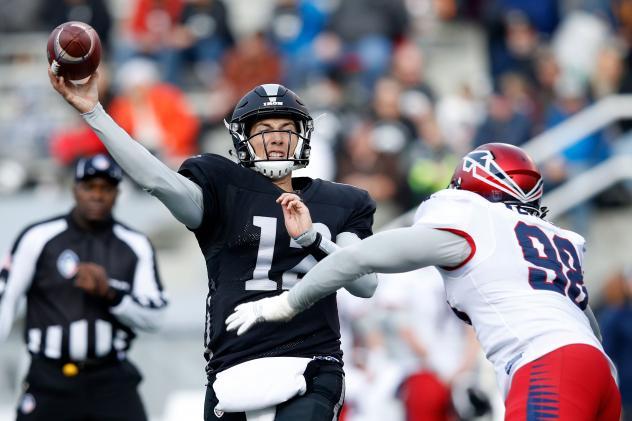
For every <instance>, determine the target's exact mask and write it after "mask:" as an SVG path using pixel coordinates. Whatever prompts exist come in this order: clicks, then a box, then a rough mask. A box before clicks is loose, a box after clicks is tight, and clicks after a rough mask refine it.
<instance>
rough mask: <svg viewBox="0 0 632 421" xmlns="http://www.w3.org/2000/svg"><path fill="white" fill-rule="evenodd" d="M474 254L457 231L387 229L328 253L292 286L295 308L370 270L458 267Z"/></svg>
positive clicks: (304, 305) (344, 284)
mask: <svg viewBox="0 0 632 421" xmlns="http://www.w3.org/2000/svg"><path fill="white" fill-rule="evenodd" d="M470 253H471V249H470V246H469V244H468V243H467V241H466V240H465V239H464V238H463V237H460V236H458V235H456V234H453V233H450V232H447V231H441V230H437V229H434V228H430V227H426V226H423V225H415V226H412V227H408V228H399V229H394V230H390V231H384V232H381V233H378V234H375V235H373V236H371V237H369V238H366V239H364V240H362V241H360V242H358V243H355V244H352V245H350V246H348V247H344V248H341V249H340V250H339V251H337V252H336V253H334V254H332V255H330V256H327V257H326V258H324V259H323V260H321V261H320V262H319V263H318V264H317V265H316V266H314V267H313V268H312V269H311V270H310V271H309V272H307V274H306V275H305V276H304V277H303V279H302V280H301V282H299V283H298V284H296V285H295V286H294V287H292V288H291V289H290V292H289V295H288V301H289V304H290V306H291V307H292V308H294V309H295V310H298V311H303V310H305V309H307V308H309V307H310V306H312V305H313V304H314V303H315V302H317V301H318V300H320V299H321V298H323V297H326V296H327V295H329V294H331V293H333V292H335V291H336V290H338V289H340V288H342V287H344V286H346V285H348V284H349V283H351V282H353V281H354V280H356V279H357V278H358V277H360V276H362V275H366V274H368V273H373V272H378V273H399V272H409V271H411V270H415V269H419V268H422V267H425V266H447V267H453V266H457V265H458V264H460V263H461V262H463V261H464V260H465V259H466V258H467V257H468V256H469V255H470Z"/></svg>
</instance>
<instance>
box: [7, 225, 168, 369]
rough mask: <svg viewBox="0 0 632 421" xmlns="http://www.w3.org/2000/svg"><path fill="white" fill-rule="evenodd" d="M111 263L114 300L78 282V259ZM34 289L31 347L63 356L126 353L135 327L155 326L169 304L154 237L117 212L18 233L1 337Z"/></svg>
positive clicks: (28, 322)
mask: <svg viewBox="0 0 632 421" xmlns="http://www.w3.org/2000/svg"><path fill="white" fill-rule="evenodd" d="M80 262H92V263H96V264H98V265H101V266H103V267H104V268H105V271H106V273H107V274H108V277H109V282H110V287H112V288H113V289H114V290H115V291H116V298H115V299H114V300H113V301H109V302H108V301H106V300H105V299H103V298H101V297H97V296H94V295H90V294H88V293H86V292H84V291H83V290H82V289H80V288H78V287H76V286H74V277H75V273H76V268H77V265H78V264H79V263H80ZM23 297H26V304H27V310H26V326H25V334H24V339H25V342H26V344H27V348H28V351H29V352H30V353H31V354H32V355H34V356H41V357H46V358H51V359H57V360H60V361H85V360H88V359H89V360H93V359H101V358H109V357H113V356H117V357H119V358H121V357H122V355H124V353H125V351H127V349H128V348H129V346H130V343H131V341H132V340H133V339H134V337H135V334H134V330H135V329H141V330H147V331H151V330H155V329H156V328H158V326H159V325H160V323H161V320H162V316H163V314H164V310H165V308H166V305H167V301H166V299H165V295H164V293H163V290H162V286H161V283H160V279H159V276H158V271H157V266H156V261H155V255H154V250H153V247H152V245H151V243H150V242H149V239H148V238H147V237H146V236H145V235H143V234H141V233H139V232H137V231H134V230H132V229H130V228H128V227H126V226H124V225H122V224H120V223H119V222H117V221H115V220H113V219H111V220H110V221H109V222H108V223H106V224H104V225H103V226H102V227H101V228H100V229H98V230H96V231H85V230H83V229H82V228H81V227H80V226H79V225H77V223H76V222H75V221H74V220H73V218H72V217H71V215H70V214H67V215H64V216H59V217H56V218H52V219H48V220H46V221H42V222H38V223H36V224H33V225H31V226H29V227H27V228H26V229H25V230H24V231H22V233H21V234H20V235H19V236H18V238H17V240H16V241H15V243H14V245H13V247H12V249H11V251H10V253H9V254H8V256H7V258H6V259H5V261H4V263H3V264H2V266H1V269H0V342H2V341H3V340H4V339H5V338H6V337H7V336H8V335H9V332H10V330H11V325H12V324H13V320H14V318H15V314H16V311H17V308H18V303H19V301H20V300H21V299H22V298H23Z"/></svg>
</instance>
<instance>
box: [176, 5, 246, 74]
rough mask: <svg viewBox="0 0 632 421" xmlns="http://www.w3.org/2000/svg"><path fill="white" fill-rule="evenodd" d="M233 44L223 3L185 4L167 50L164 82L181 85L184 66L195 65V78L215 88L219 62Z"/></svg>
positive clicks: (231, 32)
mask: <svg viewBox="0 0 632 421" xmlns="http://www.w3.org/2000/svg"><path fill="white" fill-rule="evenodd" d="M233 44H234V39H233V31H232V29H231V27H230V25H229V21H228V16H227V11H226V6H225V5H224V2H223V1H222V0H189V1H187V2H186V4H185V5H184V8H183V10H182V12H181V13H180V17H179V19H178V21H177V23H176V24H175V26H174V28H173V30H172V33H171V36H170V47H169V48H167V50H166V51H165V58H164V60H165V65H166V68H165V72H166V73H165V80H166V81H167V82H169V83H172V84H176V85H182V76H183V74H186V72H185V70H186V68H185V67H183V64H185V63H193V65H194V70H195V75H196V76H197V78H198V79H199V80H200V81H202V82H203V83H204V84H205V85H207V86H209V85H212V83H213V81H214V80H215V78H217V76H218V74H219V68H218V65H217V62H219V61H221V59H222V58H223V57H224V54H225V53H226V51H227V50H228V49H229V48H231V47H232V46H233Z"/></svg>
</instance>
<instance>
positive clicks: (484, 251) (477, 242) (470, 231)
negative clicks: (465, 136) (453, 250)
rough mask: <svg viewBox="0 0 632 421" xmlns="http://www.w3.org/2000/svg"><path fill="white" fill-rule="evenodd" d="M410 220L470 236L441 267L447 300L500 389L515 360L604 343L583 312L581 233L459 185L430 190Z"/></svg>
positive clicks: (522, 362)
mask: <svg viewBox="0 0 632 421" xmlns="http://www.w3.org/2000/svg"><path fill="white" fill-rule="evenodd" d="M415 223H416V224H423V225H425V226H428V227H432V228H436V229H441V230H447V231H450V232H453V233H455V234H458V235H460V236H462V237H464V238H465V239H466V240H467V241H468V243H469V244H470V247H471V250H472V252H471V254H470V256H469V257H468V258H467V259H466V260H465V261H464V262H462V263H461V264H460V265H459V266H457V267H454V268H439V271H440V272H441V275H442V276H443V280H444V284H445V289H446V296H447V299H448V303H449V304H450V306H451V307H452V308H453V309H454V311H455V313H456V314H457V315H458V316H459V317H461V318H462V319H464V320H465V321H467V322H470V323H471V324H472V325H473V327H474V329H475V331H476V335H477V337H478V340H479V341H480V343H481V346H482V347H483V350H484V351H485V353H486V355H487V358H488V359H489V360H490V361H491V362H492V363H493V364H494V368H495V371H496V376H497V380H498V383H499V386H500V387H501V390H503V392H504V393H507V389H508V387H509V384H510V380H511V376H512V375H513V373H515V371H516V370H517V369H518V368H520V367H521V366H523V365H525V364H527V363H528V362H530V361H533V360H535V359H537V358H538V357H540V356H542V355H544V354H547V353H548V352H551V351H553V350H555V349H557V348H559V347H561V346H564V345H568V344H578V343H581V344H589V345H592V346H594V347H596V348H598V349H600V350H601V351H603V348H602V347H601V344H600V342H599V340H598V339H597V338H596V337H595V335H594V333H593V331H592V329H591V327H590V322H589V321H588V318H587V317H586V316H585V314H584V312H583V310H584V309H585V308H586V306H587V304H588V293H587V291H586V287H585V286H584V282H583V270H582V261H583V252H584V238H583V237H582V236H580V235H579V234H576V233H574V232H572V231H568V230H564V229H561V228H559V227H556V226H555V225H553V224H551V223H549V222H547V221H544V220H543V219H541V218H538V217H536V216H533V215H528V214H524V213H521V211H520V209H515V208H514V209H510V208H509V207H508V206H507V205H505V204H504V203H493V202H490V201H488V200H486V199H485V198H483V197H481V196H479V195H478V194H476V193H472V192H469V191H465V190H442V191H439V192H437V193H435V194H434V195H433V196H432V197H431V198H430V199H428V200H427V201H425V202H424V203H422V204H421V205H420V207H419V209H418V210H417V214H416V216H415Z"/></svg>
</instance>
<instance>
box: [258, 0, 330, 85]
mask: <svg viewBox="0 0 632 421" xmlns="http://www.w3.org/2000/svg"><path fill="white" fill-rule="evenodd" d="M275 3H276V5H275V7H274V11H273V12H272V18H271V19H270V24H269V25H268V29H267V33H268V36H269V37H270V39H271V41H272V44H273V45H274V46H275V47H276V48H277V49H278V51H279V53H280V54H281V57H282V58H283V67H284V72H283V73H284V75H285V76H284V80H285V81H286V85H288V86H289V88H290V89H296V88H299V87H301V86H303V85H305V84H306V83H307V82H308V81H309V80H310V76H314V75H315V74H317V73H319V69H318V63H317V62H318V60H316V58H315V57H314V56H315V51H314V42H313V41H314V39H315V38H316V37H317V36H318V34H319V33H320V32H321V31H322V30H323V28H324V27H325V19H326V17H325V14H324V12H323V11H322V10H320V9H319V8H318V6H317V5H316V4H315V2H314V1H313V0H276V2H275Z"/></svg>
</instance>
